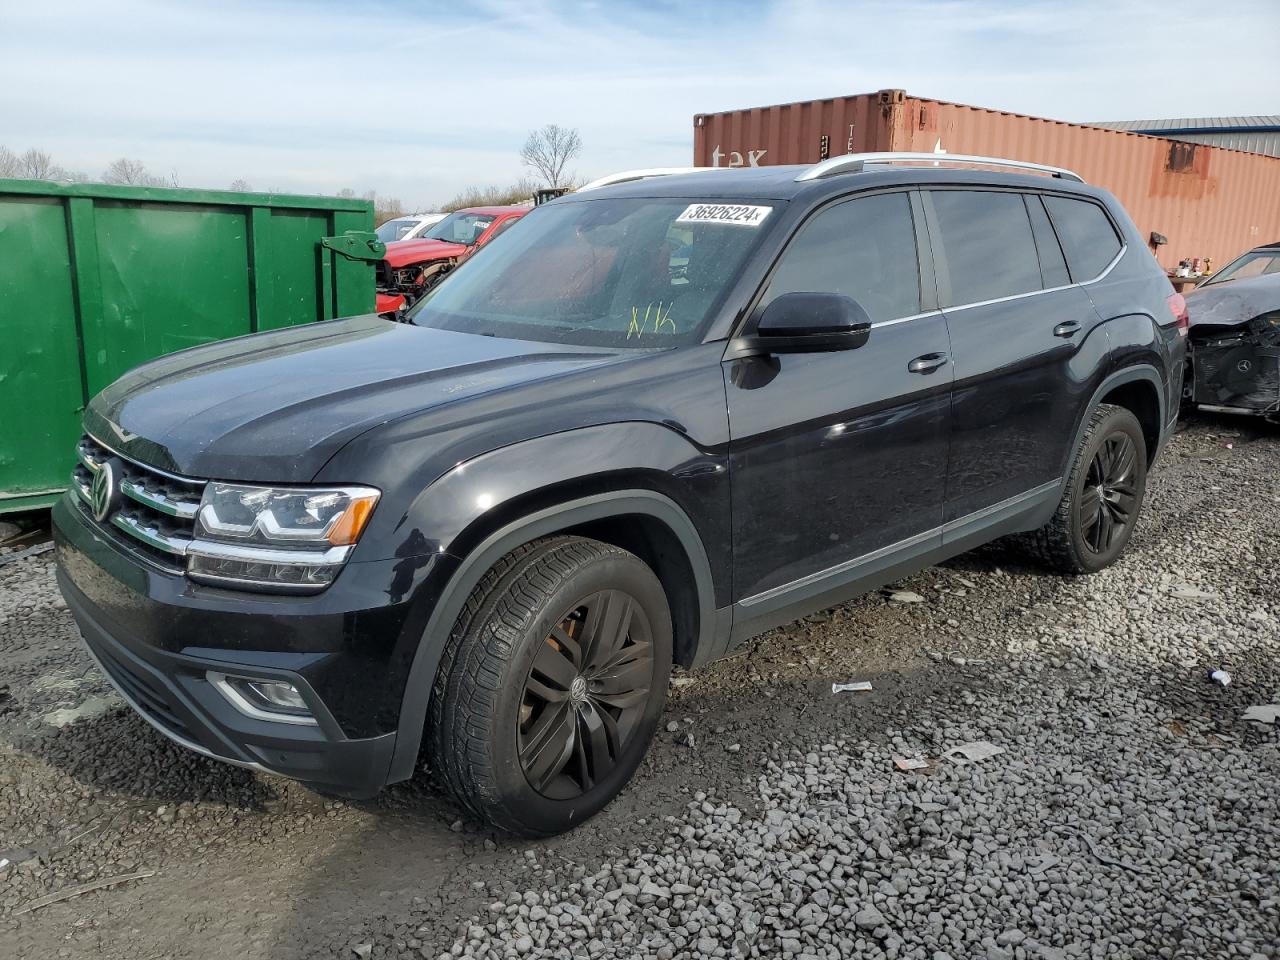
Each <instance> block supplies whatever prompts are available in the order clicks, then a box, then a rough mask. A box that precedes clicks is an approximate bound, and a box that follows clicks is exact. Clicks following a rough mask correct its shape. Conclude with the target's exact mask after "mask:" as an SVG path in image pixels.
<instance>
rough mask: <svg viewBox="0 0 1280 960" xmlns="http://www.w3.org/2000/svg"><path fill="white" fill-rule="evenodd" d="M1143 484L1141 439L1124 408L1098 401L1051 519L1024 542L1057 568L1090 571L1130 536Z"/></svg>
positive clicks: (1102, 565) (1106, 562)
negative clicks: (1098, 403)
mask: <svg viewBox="0 0 1280 960" xmlns="http://www.w3.org/2000/svg"><path fill="white" fill-rule="evenodd" d="M1146 488H1147V444H1146V438H1145V437H1144V436H1143V434H1142V425H1141V424H1140V423H1138V418H1137V417H1135V416H1134V415H1133V414H1132V413H1131V412H1130V411H1129V410H1126V409H1125V408H1124V407H1117V406H1114V405H1112V404H1107V403H1104V404H1100V405H1099V406H1098V409H1097V410H1095V411H1094V412H1093V415H1092V416H1091V417H1090V419H1089V424H1088V426H1087V427H1086V428H1085V432H1084V439H1083V441H1082V442H1081V444H1080V449H1079V450H1078V451H1077V452H1076V458H1075V460H1074V461H1073V463H1072V468H1071V474H1070V476H1069V477H1068V478H1067V486H1066V489H1065V490H1064V491H1063V494H1062V499H1061V500H1060V501H1059V503H1058V509H1057V510H1056V511H1055V512H1054V514H1053V518H1052V519H1051V520H1050V521H1049V522H1048V523H1046V524H1045V525H1044V526H1043V527H1041V528H1040V529H1039V530H1037V531H1035V532H1034V533H1032V534H1030V536H1029V538H1028V541H1027V542H1028V546H1030V548H1031V552H1032V553H1034V554H1035V555H1036V556H1037V557H1038V558H1039V559H1040V560H1042V561H1043V562H1044V563H1045V564H1047V565H1048V566H1049V567H1051V568H1052V569H1054V570H1056V571H1058V572H1059V573H1065V574H1082V573H1096V572H1097V571H1099V570H1102V569H1104V568H1105V567H1109V566H1110V565H1111V564H1113V563H1114V562H1115V561H1116V559H1117V558H1119V556H1120V554H1121V553H1123V552H1124V548H1125V547H1126V546H1127V545H1128V543H1129V538H1130V537H1131V536H1132V535H1133V529H1134V527H1135V526H1136V525H1137V522H1138V514H1139V512H1140V511H1141V509H1142V500H1143V497H1144V495H1145V494H1146Z"/></svg>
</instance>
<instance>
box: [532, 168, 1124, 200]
mask: <svg viewBox="0 0 1280 960" xmlns="http://www.w3.org/2000/svg"><path fill="white" fill-rule="evenodd" d="M809 169H811V168H810V167H809V166H808V165H804V164H794V165H792V164H788V165H783V166H774V167H735V168H725V169H723V170H699V171H696V172H690V173H676V174H670V175H667V176H661V177H648V178H646V179H643V180H629V181H626V182H623V183H617V184H611V185H610V186H607V187H595V188H593V189H591V190H588V191H584V192H582V193H571V194H567V195H565V196H564V197H561V198H560V199H558V200H553V201H551V202H552V203H566V202H570V203H572V202H575V201H578V202H581V201H584V200H601V199H605V198H607V197H650V198H655V199H656V198H686V197H687V198H690V199H695V198H696V199H723V200H738V201H743V202H745V201H748V200H820V199H822V198H824V197H826V196H829V195H835V194H842V193H850V192H853V191H855V190H861V189H872V188H878V187H892V186H917V185H918V186H931V185H937V186H942V185H947V184H953V185H966V186H1002V187H1017V188H1020V189H1031V190H1046V189H1047V190H1055V191H1065V192H1070V193H1084V194H1087V195H1090V196H1106V195H1105V194H1104V193H1102V192H1101V191H1099V190H1097V189H1096V188H1093V187H1089V186H1088V185H1087V184H1082V183H1078V182H1077V181H1074V180H1068V179H1065V178H1059V177H1049V176H1044V175H1040V174H1023V173H1001V172H995V171H989V170H973V169H967V168H963V167H960V168H956V167H931V166H892V165H888V164H882V165H876V166H874V167H872V168H870V169H864V170H862V171H860V172H857V173H854V172H849V173H836V174H832V175H830V176H826V177H821V178H819V179H816V180H799V181H798V180H796V177H797V176H799V175H800V174H801V173H804V172H805V171H806V170H809Z"/></svg>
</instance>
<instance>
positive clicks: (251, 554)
mask: <svg viewBox="0 0 1280 960" xmlns="http://www.w3.org/2000/svg"><path fill="white" fill-rule="evenodd" d="M378 497H379V493H378V491H377V490H374V489H373V488H371V487H281V488H275V487H254V486H247V485H244V484H236V483H218V482H216V481H215V482H212V483H210V484H209V485H208V486H206V487H205V491H204V497H203V499H202V500H201V502H200V510H199V512H198V513H197V514H196V529H195V536H196V539H195V540H194V541H193V542H192V544H191V545H190V546H189V547H188V548H187V555H188V557H189V560H188V564H187V574H188V576H190V577H191V578H192V579H193V580H197V581H202V582H212V583H218V584H220V585H234V586H238V587H250V588H253V587H255V586H256V587H258V588H260V589H276V588H283V589H285V590H288V591H293V592H310V591H315V590H323V589H324V588H325V587H326V586H328V584H329V583H330V582H331V581H332V580H333V578H334V577H335V576H337V573H338V570H339V569H341V567H342V564H343V563H345V562H346V559H347V555H348V554H349V553H350V552H351V547H352V545H354V544H355V542H356V541H357V540H358V539H359V538H360V534H361V532H362V531H363V530H364V528H365V525H366V524H367V523H368V522H369V517H370V516H371V515H372V514H373V508H374V506H375V505H376V504H377V502H378Z"/></svg>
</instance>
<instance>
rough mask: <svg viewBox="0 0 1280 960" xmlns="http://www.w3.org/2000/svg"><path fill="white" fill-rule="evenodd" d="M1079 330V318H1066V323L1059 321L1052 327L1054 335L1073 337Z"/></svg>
mask: <svg viewBox="0 0 1280 960" xmlns="http://www.w3.org/2000/svg"><path fill="white" fill-rule="evenodd" d="M1079 332H1080V321H1079V320H1068V321H1067V322H1066V323H1060V324H1058V325H1057V326H1056V327H1054V328H1053V335H1054V336H1055V337H1074V336H1075V335H1076V334H1077V333H1079Z"/></svg>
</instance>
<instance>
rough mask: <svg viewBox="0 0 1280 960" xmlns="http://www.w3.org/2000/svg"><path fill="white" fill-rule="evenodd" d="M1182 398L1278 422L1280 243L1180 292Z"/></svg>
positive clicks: (1257, 250) (1258, 250)
mask: <svg viewBox="0 0 1280 960" xmlns="http://www.w3.org/2000/svg"><path fill="white" fill-rule="evenodd" d="M1187 312H1188V314H1189V315H1190V318H1191V330H1190V346H1191V351H1190V354H1189V356H1188V358H1187V365H1188V371H1187V376H1186V377H1185V378H1184V380H1183V383H1184V387H1183V391H1184V399H1185V400H1186V401H1187V402H1188V403H1190V404H1192V405H1194V406H1196V407H1198V408H1200V409H1201V410H1209V411H1213V412H1217V413H1242V414H1251V415H1254V416H1264V417H1267V418H1268V419H1271V420H1277V421H1280V243H1272V244H1267V245H1266V246H1262V247H1256V248H1254V249H1253V250H1250V251H1249V252H1248V253H1246V254H1244V255H1243V256H1240V257H1238V258H1237V259H1235V260H1233V261H1231V263H1229V264H1227V265H1226V266H1225V267H1223V268H1222V269H1221V270H1219V271H1218V272H1217V273H1215V274H1214V275H1213V276H1212V277H1210V278H1209V279H1208V280H1206V281H1204V282H1203V283H1202V284H1200V285H1199V286H1198V287H1196V288H1195V290H1192V291H1191V292H1189V293H1188V294H1187Z"/></svg>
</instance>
